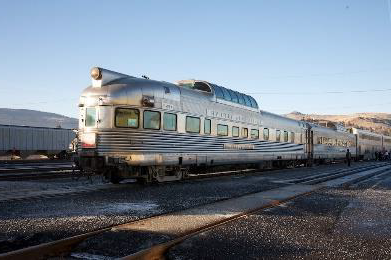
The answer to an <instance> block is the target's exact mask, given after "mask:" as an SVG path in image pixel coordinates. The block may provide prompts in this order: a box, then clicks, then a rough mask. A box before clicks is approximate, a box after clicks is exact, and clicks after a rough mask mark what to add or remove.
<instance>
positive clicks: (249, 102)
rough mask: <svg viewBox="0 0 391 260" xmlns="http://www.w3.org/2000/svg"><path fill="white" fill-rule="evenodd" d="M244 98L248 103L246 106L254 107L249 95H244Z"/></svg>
mask: <svg viewBox="0 0 391 260" xmlns="http://www.w3.org/2000/svg"><path fill="white" fill-rule="evenodd" d="M243 98H244V101H245V103H246V106H248V107H252V105H251V100H250V98H249V97H248V96H247V95H243Z"/></svg>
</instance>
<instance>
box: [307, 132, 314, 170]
mask: <svg viewBox="0 0 391 260" xmlns="http://www.w3.org/2000/svg"><path fill="white" fill-rule="evenodd" d="M305 137H306V138H305V148H306V151H305V152H306V154H307V166H312V162H313V158H314V131H313V130H312V128H311V126H310V125H308V126H307V129H306V130H305Z"/></svg>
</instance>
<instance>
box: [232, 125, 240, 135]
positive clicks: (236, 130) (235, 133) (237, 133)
mask: <svg viewBox="0 0 391 260" xmlns="http://www.w3.org/2000/svg"><path fill="white" fill-rule="evenodd" d="M232 137H239V127H237V126H233V127H232Z"/></svg>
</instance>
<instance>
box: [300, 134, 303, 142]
mask: <svg viewBox="0 0 391 260" xmlns="http://www.w3.org/2000/svg"><path fill="white" fill-rule="evenodd" d="M300 143H301V144H302V143H303V134H300Z"/></svg>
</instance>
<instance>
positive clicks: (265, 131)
mask: <svg viewBox="0 0 391 260" xmlns="http://www.w3.org/2000/svg"><path fill="white" fill-rule="evenodd" d="M263 140H265V141H269V128H264V129H263Z"/></svg>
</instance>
